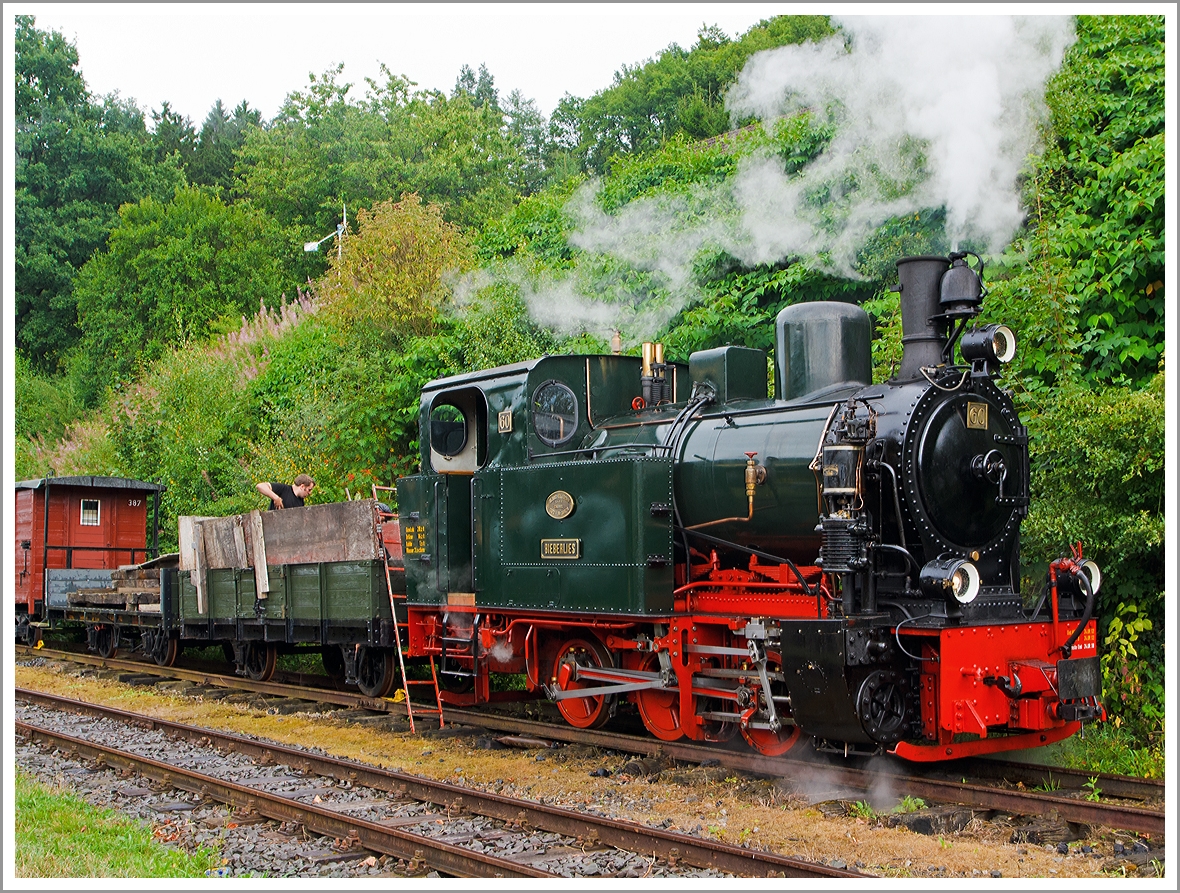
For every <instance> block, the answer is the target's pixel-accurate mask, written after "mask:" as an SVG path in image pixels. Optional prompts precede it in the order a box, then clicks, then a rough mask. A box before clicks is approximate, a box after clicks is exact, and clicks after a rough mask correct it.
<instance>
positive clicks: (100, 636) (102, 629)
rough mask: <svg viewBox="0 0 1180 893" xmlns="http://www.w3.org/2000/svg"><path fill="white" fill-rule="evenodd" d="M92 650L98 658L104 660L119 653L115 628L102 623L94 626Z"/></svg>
mask: <svg viewBox="0 0 1180 893" xmlns="http://www.w3.org/2000/svg"><path fill="white" fill-rule="evenodd" d="M94 650H95V651H97V652H98V656H99V657H101V658H105V659H110V658H112V657H114V656H115V655H116V654H117V653H118V651H119V642H118V635H117V633H116V630H115V627H113V626H111V625H109V624H106V623H102V624H95V626H94Z"/></svg>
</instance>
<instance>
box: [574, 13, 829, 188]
mask: <svg viewBox="0 0 1180 893" xmlns="http://www.w3.org/2000/svg"><path fill="white" fill-rule="evenodd" d="M832 33H833V30H832V27H831V25H829V23H828V19H827V16H778V17H776V18H773V19H770V20H766V21H762V22H759V23H758V24H757V25H755V26H754V27H753V28H751V29H750V30H749V31H748V32H747V33H745V34H744V35H742V36H741V37H740V38H739V39H737V40H731V39H730V38H729V37H728V36H727V35H726V34H725V33H724V32H722V31H721V30H720V29H719V28H717V27H716V26H712V27H710V26H702V27H701V29H700V31H699V32H698V34H697V43H696V45H695V46H693V47H692V48H691V49H689V50H685V49H682V48H681V47H680V46H679V45H677V44H671V45H670V46H669V47H668V48H667V49H666V50H664V51H663V52H662V53H660V55H659V56H658V57H657V58H655V59H649V60H647V61H646V62H644V63H642V64H638V65H624V66H623V67H622V68H621V69H620V70H619V71H617V72H615V79H614V83H613V84H612V85H611V86H610V87H609V88H607V89H605V90H603V91H601V92H599V93H596V94H594V95H593V96H591V97H590V98H589V99H580V98H578V97H574V96H566V97H565V99H563V100H562V102H561V104H560V105H559V106H558V107H557V109H556V111H554V113H553V122H552V130H553V136H554V143H555V151H561V152H564V153H568V154H569V155H570V156H572V157H573V158H574V159H576V161H577V163H578V164H579V165H580V166H581V168H582V170H584V171H589V172H593V173H604V172H605V171H606V170H607V168H608V165H609V164H610V163H611V160H612V158H613V157H614V156H616V155H620V154H638V153H642V152H649V151H652V150H654V149H658V148H660V146H662V145H663V144H664V143H665V142H667V141H668V140H669V139H671V138H672V137H673V136H675V135H676V134H683V135H685V136H687V137H690V138H693V139H702V138H704V137H711V136H716V135H717V134H719V133H724V132H725V131H727V130H729V129H730V118H729V113H728V111H726V109H725V91H726V89H727V88H728V86H729V85H730V84H731V83H732V82H733V81H734V80H735V79H736V78H737V75H738V73H739V72H740V71H741V69H742V66H743V65H745V63H746V60H747V59H748V58H749V57H750V56H752V55H753V54H754V53H756V52H758V51H759V50H765V49H769V48H771V47H777V46H783V45H785V44H791V43H803V42H804V41H808V40H822V39H823V38H825V37H828V36H829V35H831V34H832Z"/></svg>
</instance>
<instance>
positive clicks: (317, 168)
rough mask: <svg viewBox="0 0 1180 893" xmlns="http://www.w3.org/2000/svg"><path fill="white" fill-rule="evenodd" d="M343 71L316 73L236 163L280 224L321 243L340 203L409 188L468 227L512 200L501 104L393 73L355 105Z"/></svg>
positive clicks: (311, 267)
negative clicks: (427, 87) (419, 86)
mask: <svg viewBox="0 0 1180 893" xmlns="http://www.w3.org/2000/svg"><path fill="white" fill-rule="evenodd" d="M342 71H343V67H342V66H337V67H336V68H334V69H331V70H329V71H328V72H326V73H325V74H324V75H323V76H321V77H316V76H314V75H313V76H312V78H311V85H310V87H309V88H308V90H306V91H304V92H294V93H291V94H290V95H289V96H288V97H287V99H286V101H285V103H284V105H283V108H282V109H281V110H280V112H279V114H278V116H276V118H275V119H274V121H272V122H271V124H270V126H268V127H266V128H261V129H260V128H251V129H249V130H248V131H247V135H246V141H245V145H244V146H243V148H242V151H241V153H240V155H239V158H238V163H237V167H236V173H237V175H238V176H239V177H240V179H241V186H240V188H241V193H242V194H243V195H244V196H246V197H249V198H251V199H252V200H253V201H254V203H255V204H256V205H257V206H258V207H260V208H263V209H264V210H266V211H267V212H268V213H270V214H271V215H272V216H273V217H274V218H275V219H276V220H277V221H278V222H279V223H280V225H282V226H283V227H285V228H288V229H290V230H292V232H294V233H297V235H298V238H299V239H300V240H305V239H318V238H320V237H321V236H323V235H324V234H325V233H328V232H331V231H332V229H333V228H334V227H335V225H336V223H337V222H338V221H339V219H340V206H341V204H342V203H347V204H348V206H349V207H354V206H355V207H369V206H372V205H373V204H375V203H377V202H380V201H384V200H387V199H390V198H393V197H396V196H400V195H402V194H404V193H409V192H416V193H417V194H418V195H420V196H422V198H423V200H424V201H427V202H431V203H435V204H438V205H440V206H441V207H442V208H443V213H444V214H445V216H446V219H447V220H449V221H451V222H453V223H457V224H459V225H461V226H465V227H477V226H479V225H481V224H482V223H483V222H484V221H486V220H488V219H489V218H492V217H496V216H499V215H500V214H502V213H503V212H504V211H505V210H507V209H508V208H509V207H511V206H512V204H513V202H514V201H515V200H516V191H515V190H514V189H513V188H512V186H511V185H509V183H508V182H507V178H506V173H507V172H508V171H509V170H510V169H511V166H512V165H513V164H515V163H516V159H517V156H518V151H517V149H516V146H515V144H514V142H513V141H512V139H511V138H510V136H509V134H508V133H507V131H506V129H505V127H504V116H503V113H502V112H500V110H499V109H498V108H496V107H494V106H493V105H492V104H489V103H484V104H483V105H481V106H479V107H477V106H476V105H475V104H474V103H473V98H472V96H470V95H468V94H467V93H465V92H460V93H459V94H458V95H456V96H455V97H453V98H450V99H448V98H447V97H446V96H445V95H443V94H442V93H439V92H436V91H416V90H415V89H414V84H413V83H412V82H411V81H409V80H407V79H406V78H404V77H400V76H397V75H394V74H391V73H390V72H389V71H388V69H383V80H382V81H380V82H377V81H372V80H370V81H369V83H368V87H369V89H368V93H367V95H366V97H365V98H364V99H363V100H357V101H354V100H353V99H351V98H350V96H349V92H350V90H351V88H352V85H351V84H347V83H342V82H341V81H340V77H341V74H342ZM322 270H323V261H322V260H320V261H316V260H314V259H312V260H310V261H309V262H308V265H307V266H306V267H305V268H300V269H299V272H300V273H301V274H303V275H307V276H311V277H312V278H315V277H316V276H318V275H319V273H320V272H322Z"/></svg>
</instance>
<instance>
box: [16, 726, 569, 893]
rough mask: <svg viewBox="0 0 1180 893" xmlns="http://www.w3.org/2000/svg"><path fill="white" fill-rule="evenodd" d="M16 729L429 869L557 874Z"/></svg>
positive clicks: (60, 736)
mask: <svg viewBox="0 0 1180 893" xmlns="http://www.w3.org/2000/svg"><path fill="white" fill-rule="evenodd" d="M16 731H17V733H18V734H21V735H24V736H25V737H27V738H29V739H30V740H32V741H41V742H44V743H47V744H50V745H52V746H54V747H56V748H59V749H62V750H66V751H68V752H69V753H71V754H76V755H78V756H81V757H84V758H87V759H91V760H95V761H97V762H99V763H100V764H102V765H107V766H112V767H116V768H119V769H126V770H128V771H131V772H137V773H139V774H140V775H144V776H147V777H148V778H153V779H155V780H157V781H160V782H163V783H164V784H168V785H171V786H172V787H174V788H177V789H179V790H183V791H189V792H191V793H194V794H200V795H202V796H205V797H211V798H213V799H214V800H218V801H220V802H222V803H227V804H229V805H230V806H235V807H238V808H242V809H245V810H247V811H248V812H252V813H258V814H259V815H264V816H266V817H267V818H271V819H275V820H277V821H282V822H299V823H300V824H303V825H304V826H306V827H308V828H311V829H312V830H314V831H315V832H316V833H317V834H323V835H331V836H333V837H339V838H344V839H354V840H356V841H357V842H358V843H359V844H360V845H361V846H363V847H365V848H366V849H369V850H373V851H374V852H378V853H385V854H387V855H390V856H397V857H399V858H403V859H414V858H419V859H423V860H424V861H425V862H426V863H427V864H428V865H430V866H431V867H432V868H435V869H437V870H439V871H443V872H445V873H447V874H450V875H455V876H457V877H471V878H494V877H541V878H552V877H556V875H553V874H551V873H550V872H547V871H541V870H540V869H537V868H532V867H531V866H528V865H524V864H521V863H519V862H513V861H510V860H508V859H501V858H497V857H495V856H488V855H485V854H483V853H479V852H476V851H475V850H467V849H464V848H462V847H458V846H454V845H452V844H447V843H441V842H439V841H437V840H434V839H432V838H430V837H425V836H422V835H419V834H412V833H410V832H408V831H403V830H401V829H400V828H388V827H384V826H382V825H381V823H380V822H370V821H367V820H365V819H360V818H355V817H350V816H345V815H341V814H340V813H337V812H334V811H333V810H330V809H325V808H324V807H321V806H316V805H314V804H310V803H301V802H299V801H298V800H292V799H290V798H288V797H282V796H279V795H278V794H273V793H270V792H268V791H264V790H261V789H259V788H252V787H248V786H246V785H240V784H236V783H235V782H231V781H225V780H223V779H219V778H214V777H213V776H211V775H205V774H203V773H200V772H194V771H192V770H190V769H182V768H180V767H178V766H174V765H171V764H169V763H162V762H160V761H158V760H152V759H149V758H147V757H143V756H139V755H138V754H133V753H128V752H126V751H122V750H119V749H117V748H114V747H109V746H107V745H104V744H98V743H96V742H93V741H87V740H85V739H82V738H76V737H74V736H72V735H66V734H64V733H61V732H54V731H51V730H49V729H43V728H40V727H39V726H35V725H32V724H30V723H26V722H21V721H19V720H18V721H17V723H16Z"/></svg>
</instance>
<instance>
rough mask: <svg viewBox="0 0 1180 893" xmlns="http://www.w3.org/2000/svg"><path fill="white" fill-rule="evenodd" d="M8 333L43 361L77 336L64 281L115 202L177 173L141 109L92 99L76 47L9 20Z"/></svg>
mask: <svg viewBox="0 0 1180 893" xmlns="http://www.w3.org/2000/svg"><path fill="white" fill-rule="evenodd" d="M15 49H16V78H15V81H16V83H15V86H16V91H15V92H16V107H15V120H16V133H15V138H16V167H15V185H16V196H15V223H16V231H15V252H14V255H15V257H14V260H15V268H16V277H15V292H16V341H17V346H18V347H19V348H20V349H21V350H22V351H24V352H25V354H26V355H27V356H28V357H29V359H30V360H31V361H32V363H33V364H34V365H35V366H36V367H37V368H40V369H43V370H53V369H55V368H56V367H57V365H58V363H59V361H60V360H61V358H62V357H63V355H64V353H65V352H66V350H67V349H68V348H70V347H71V346H72V345H73V344H74V343H76V341H77V339H78V337H79V330H78V324H77V308H76V302H75V298H74V280H75V276H76V275H77V271H78V270H79V269H80V268H81V267H82V265H83V264H84V263H85V262H86V260H87V259H88V258H89V257H90V255H91V254H92V253H93V252H94V251H95V249H97V248H100V247H101V246H102V245H103V244H104V243H105V241H106V237H107V234H108V233H109V232H110V230H111V227H112V226H113V225H114V223H115V220H116V219H117V210H118V208H119V206H120V205H121V204H123V203H124V202H133V201H138V200H139V199H141V198H143V197H144V196H145V195H153V194H154V195H171V194H172V192H173V190H174V189H175V188H176V187H177V186H179V185H180V184H181V183H183V180H184V176H183V173H182V172H181V170H180V168H179V166H178V165H177V163H176V160H175V159H173V158H171V157H169V158H168V159H165V160H164V161H163V162H162V163H156V161H155V159H154V157H153V146H152V142H151V137H150V135H149V134H148V132H147V129H146V127H145V124H144V119H143V113H142V112H140V111H139V109H138V108H136V107H135V106H134V105H133V104H130V103H128V102H125V101H123V100H121V99H119V97H118V96H116V95H112V96H108V97H106V98H105V99H103V100H102V102H101V103H95V102H94V101H92V99H91V97H90V94H89V91H88V90H87V89H86V84H85V81H84V80H83V78H82V74H81V72H80V71H79V70H78V53H77V50H76V49H75V47H74V46H73V44H71V43H69V42H67V41H66V40H65V39H64V38H63V37H62V36H61V34H60V33H58V32H51V33H46V32H44V31H40V30H38V29H37V28H36V27H35V22H34V19H33V17H32V16H23V15H22V16H17V20H16V40H15Z"/></svg>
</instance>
